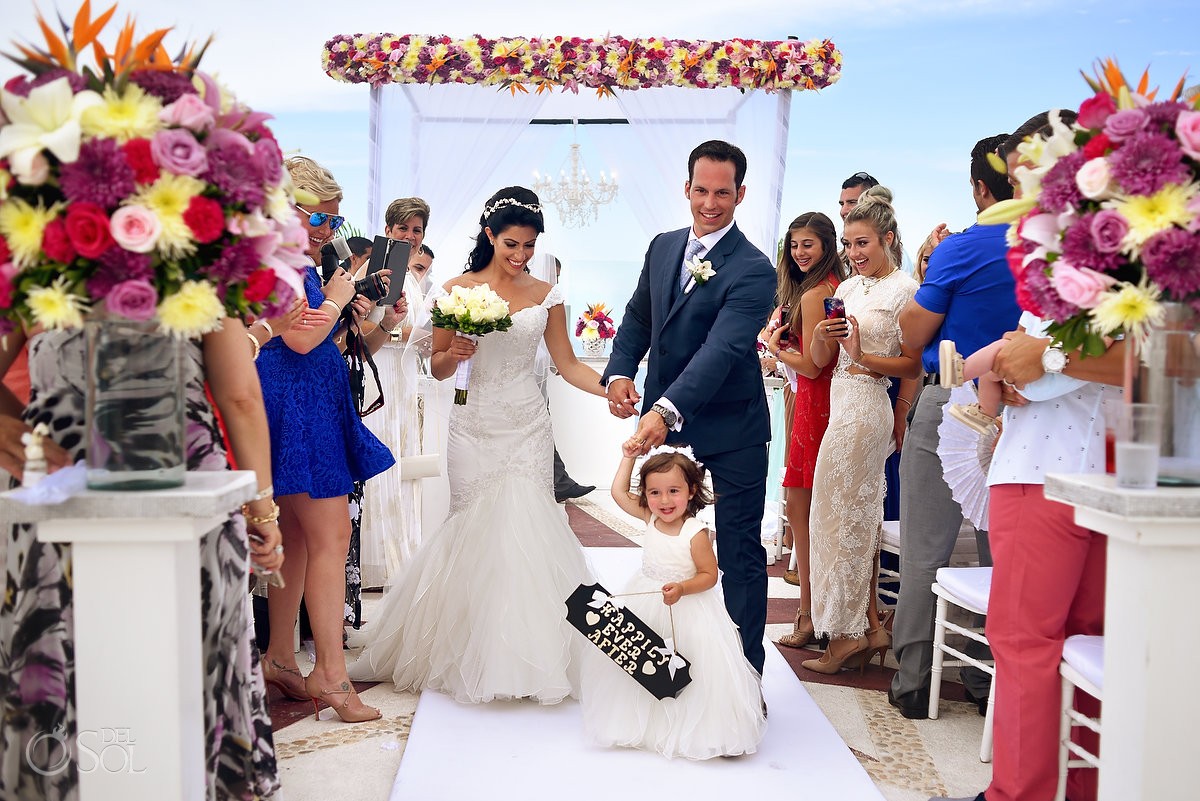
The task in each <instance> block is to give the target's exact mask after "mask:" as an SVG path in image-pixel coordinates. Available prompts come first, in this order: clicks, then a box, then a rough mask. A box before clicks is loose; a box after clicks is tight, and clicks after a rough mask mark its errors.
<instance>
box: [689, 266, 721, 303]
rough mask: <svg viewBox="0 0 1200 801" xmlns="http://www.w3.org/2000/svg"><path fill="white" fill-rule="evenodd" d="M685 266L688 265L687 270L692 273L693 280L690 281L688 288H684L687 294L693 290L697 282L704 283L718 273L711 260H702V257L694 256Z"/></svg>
mask: <svg viewBox="0 0 1200 801" xmlns="http://www.w3.org/2000/svg"><path fill="white" fill-rule="evenodd" d="M685 266H686V267H687V271H688V272H689V273H691V275H692V280H691V281H689V282H688V285H687V289H685V290H684V294H685V295H686V294H687V293H688V292H691V291H692V289H693V288H694V287H695V286H696V284H700V285H704V284H706V283H707V282H708V279H710V278H712V277H713V276H714V275H716V274H717V271H716V270H714V269H713V266H712V262H711V261H702V260H701V259H698V258H693V259H692V260H691V261H689V262H687V263H686V264H685Z"/></svg>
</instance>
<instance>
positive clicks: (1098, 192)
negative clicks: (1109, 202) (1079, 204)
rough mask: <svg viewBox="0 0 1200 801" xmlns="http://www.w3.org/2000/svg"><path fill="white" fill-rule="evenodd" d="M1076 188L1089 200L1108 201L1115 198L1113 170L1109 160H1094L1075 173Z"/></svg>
mask: <svg viewBox="0 0 1200 801" xmlns="http://www.w3.org/2000/svg"><path fill="white" fill-rule="evenodd" d="M1075 186H1077V187H1079V191H1080V192H1082V193H1083V196H1084V197H1086V198H1088V199H1089V200H1106V199H1108V198H1110V197H1112V196H1113V180H1112V170H1111V169H1110V168H1109V166H1108V159H1092V160H1091V161H1088V162H1085V163H1084V165H1083V166H1082V167H1080V168H1079V172H1077V173H1075Z"/></svg>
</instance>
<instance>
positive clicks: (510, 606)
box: [350, 187, 604, 704]
mask: <svg viewBox="0 0 1200 801" xmlns="http://www.w3.org/2000/svg"><path fill="white" fill-rule="evenodd" d="M480 229H481V230H480V233H479V236H478V237H477V239H476V246H475V249H474V250H473V251H472V252H471V256H470V258H469V262H468V266H467V271H466V272H465V273H464V274H463V275H462V276H460V277H458V278H455V279H454V280H452V281H450V282H448V283H447V284H446V288H447V289H449V288H452V287H455V286H466V287H470V286H478V285H480V284H487V285H488V286H489V287H490V288H491V289H492V290H493V291H495V292H496V293H497V294H499V295H500V296H501V297H503V298H504V299H505V300H506V301H508V304H509V313H510V315H511V316H512V319H513V325H512V328H510V329H509V330H508V331H505V332H495V333H491V334H488V335H486V336H484V337H482V338H481V339H480V340H479V342H478V344H477V345H476V344H474V343H472V342H471V341H470V340H468V339H465V338H463V337H459V336H455V335H454V334H453V333H452V332H450V331H447V330H444V329H434V339H433V358H432V372H433V374H434V376H436V377H437V378H440V379H444V378H448V377H449V376H451V375H452V374H453V373H454V371H455V369H456V368H457V366H458V363H459V362H461V361H463V360H465V359H472V372H471V383H470V392H469V394H468V396H467V403H466V405H465V406H454V407H453V409H452V410H451V412H450V430H449V438H448V451H447V454H448V459H449V461H448V473H449V479H450V495H451V498H450V511H449V516H448V517H447V519H446V521H445V523H444V524H443V525H442V527H441V528H440V529H439V530H438V531H435V532H431V533H430V534H429V535H428V536H427V537H426V538H425V541H424V543H423V544H422V546H421V549H420V550H419V551H418V552H417V554H416V555H415V556H414V558H413V560H412V562H411V563H410V564H409V565H408V566H407V568H406V569H405V570H404V572H403V574H402V575H401V576H400V578H399V580H398V581H397V582H396V584H395V586H394V587H393V588H392V590H391V591H390V592H389V593H388V595H387V597H386V598H385V599H384V601H383V604H382V606H381V608H380V610H379V611H378V612H377V613H375V615H374V617H375V620H374V621H373V623H372V625H371V626H370V627H369V629H368V637H369V641H370V645H368V647H367V649H366V650H365V651H364V652H363V655H362V656H361V657H360V658H359V660H358V661H357V662H356V663H355V664H354V665H352V666H351V671H350V672H351V676H353V677H355V678H361V679H374V680H384V681H386V680H391V681H394V682H395V685H396V690H397V691H402V690H422V689H426V688H429V689H435V690H441V691H442V692H445V693H448V694H450V695H452V696H453V697H454V698H455V699H456V700H458V701H461V702H465V703H481V702H487V701H491V700H493V699H496V698H533V699H536V700H537V701H540V702H541V703H544V704H553V703H557V702H559V701H561V700H562V699H563V698H565V697H567V696H568V695H574V694H576V691H577V689H578V686H579V685H578V667H579V665H578V657H577V656H576V649H578V648H580V647H581V646H580V644H579V643H580V642H581V640H577V639H576V638H577V637H578V635H577V634H573V633H572V632H573V630H572V629H571V627H570V625H569V624H568V623H567V622H566V619H565V608H564V606H563V603H564V601H565V600H566V598H567V596H568V595H570V594H571V592H573V591H574V590H575V588H576V587H577V586H578V585H579V584H581V583H591V581H592V579H591V575H590V574H591V571H590V569H589V567H588V565H587V562H586V560H585V559H584V555H583V549H582V548H580V547H579V542H578V541H577V540H576V539H575V535H574V534H573V533H572V531H571V529H570V527H569V526H568V525H567V517H566V513H565V512H564V510H563V508H562V507H560V506H559V505H558V504H556V503H555V502H554V495H553V491H552V488H551V484H552V479H551V473H552V466H551V461H552V459H553V453H554V441H553V438H552V436H551V429H550V415H549V411H548V409H547V408H546V401H545V399H544V398H543V397H542V393H541V391H540V390H539V388H538V383H537V381H536V379H535V377H534V374H533V359H534V354H535V353H536V351H537V346H538V342H539V341H541V340H543V339H544V340H545V342H546V346H547V347H548V349H549V351H550V356H551V358H552V359H553V360H554V364H555V366H556V367H557V368H558V373H559V375H561V376H562V377H563V378H564V379H566V381H567V382H568V383H570V384H572V385H574V386H576V387H578V388H580V389H582V390H584V391H586V392H590V393H592V394H595V395H603V394H604V393H603V389H602V388H601V386H600V376H599V375H598V374H597V373H596V372H595V371H594V370H592V369H591V368H590V367H588V366H586V365H584V364H583V363H581V362H580V361H578V360H577V359H576V358H575V356H574V354H573V353H572V350H571V345H570V341H569V339H568V337H567V320H566V314H565V312H564V310H563V305H562V303H563V300H562V296H561V295H560V294H559V291H558V289H557V288H553V287H551V286H550V285H549V284H546V283H545V282H543V281H539V280H537V279H535V278H533V277H531V276H530V275H528V274H527V273H526V272H525V265H526V263H527V262H528V261H529V259H530V258H531V257H532V256H533V250H534V246H535V245H536V243H537V237H538V234H539V233H541V232H542V231H543V229H544V226H543V222H542V211H541V206H540V204H539V202H538V198H537V195H535V194H534V193H533V192H531V191H529V190H528V189H524V188H522V187H509V188H507V189H502V190H500V191H499V192H497V193H496V194H495V195H493V196H492V197H491V199H490V200H488V202H487V205H486V206H485V208H484V213H483V216H482V217H481V218H480ZM583 647H589V646H587V644H586V643H583Z"/></svg>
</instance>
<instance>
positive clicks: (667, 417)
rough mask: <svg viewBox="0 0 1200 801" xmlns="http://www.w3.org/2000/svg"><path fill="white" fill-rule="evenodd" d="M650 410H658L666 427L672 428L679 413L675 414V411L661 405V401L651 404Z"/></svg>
mask: <svg viewBox="0 0 1200 801" xmlns="http://www.w3.org/2000/svg"><path fill="white" fill-rule="evenodd" d="M650 411H652V412H658V413H659V414H660V415H662V419H663V422H664V423H666V425H667V428H668V429H672V428H674V427H675V423H676V421H678V420H679V415H677V414H675V412H673V411H671V410H670V409H668V408H667V407H666V406H663V405H662V404H661V403H656V404H654V405H653V406H651V407H650Z"/></svg>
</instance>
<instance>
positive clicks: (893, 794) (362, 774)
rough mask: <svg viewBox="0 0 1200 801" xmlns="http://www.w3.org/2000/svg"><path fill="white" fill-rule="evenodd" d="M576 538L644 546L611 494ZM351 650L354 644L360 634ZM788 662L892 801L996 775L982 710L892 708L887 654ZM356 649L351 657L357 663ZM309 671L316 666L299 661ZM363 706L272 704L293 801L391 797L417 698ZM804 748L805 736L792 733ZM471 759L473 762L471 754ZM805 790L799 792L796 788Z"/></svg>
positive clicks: (785, 596)
mask: <svg viewBox="0 0 1200 801" xmlns="http://www.w3.org/2000/svg"><path fill="white" fill-rule="evenodd" d="M567 513H568V518H569V520H570V523H571V527H572V530H574V531H575V533H576V535H577V536H578V537H579V539H580V542H581V543H582V544H583V545H584V546H585V547H617V546H629V547H637V545H638V542H639V539H640V530H639V528H638V527H637V526H635V525H633V523H634V522H636V521H633V520H632V518H629V517H627V516H625V515H624V514H623V513H622V512H621V511H620V510H619V509H617V508H616V506H615V504H613V503H612V501H611V499H610V498H609V497H608V495H607V493H605V492H602V491H598V492H594V493H592V494H591V495H590V496H588V498H585V499H582V500H581V501H579V502H578V503H576V504H568V506H567ZM783 568H784V564H776V565H775V566H773V567H771V568H769V569H768V572H769V573H770V575H771V578H770V579H769V582H768V594H769V596H770V602H769V604H768V619H767V624H768V625H767V633H768V636H769V637H771V638H772V639H775V638H777V637H779V636H780V635H782V634H784V633H786V632H788V631H790V630H791V619H792V615H793V614H794V612H795V600H796V598H797V597H798V593H797V590H796V588H795V587H793V586H791V585H789V584H787V583H786V582H784V581H783ZM380 597H381V596H379V595H378V594H367V595H365V596H364V599H363V602H364V617H365V618H366V619H368V620H369V619H370V616H371V613H372V611H373V609H374V607H375V604H377V603H378V601H379V598H380ZM351 643H352V644H353V643H354V640H353V636H352V638H351ZM780 651H781V652H782V653H783V655H784V657H785V658H786V659H787V661H788V663H789V664H790V665H791V666H792V668H793V670H795V671H796V674H797V676H799V677H800V679H801V681H802V682H804V684H805V687H806V689H807V690H808V692H809V694H810V695H811V696H812V697H813V699H814V700H815V701H816V702H817V704H818V705H819V706H820V707H821V709H822V711H823V712H824V713H825V715H826V717H828V718H829V720H830V721H831V722H832V723H833V725H834V727H835V728H836V730H837V732H838V734H839V735H841V737H842V739H843V740H845V742H846V743H847V745H848V746H849V747H850V748H851V750H852V751H853V752H854V754H855V755H856V756H857V757H858V759H859V761H860V762H861V763H862V765H863V766H864V768H865V769H866V771H867V773H868V775H869V776H870V777H871V778H872V779H873V780H874V781H875V783H876V785H877V786H878V787H879V789H880V792H881V793H882V794H883V795H884V797H885V798H887V799H889V801H924V800H925V799H927V798H929V797H930V796H931V795H945V794H949V795H951V796H955V795H964V796H965V795H972V794H974V793H977V792H979V791H980V790H982V789H983V788H984V787H985V786H986V784H987V781H988V779H989V777H990V775H991V770H990V766H989V765H985V764H983V763H980V762H979V741H980V737H981V736H982V732H983V718H981V717H979V715H978V714H977V712H976V709H975V707H974V705H972V704H967V703H963V702H961V700H959V699H961V698H962V694H961V689H960V688H958V687H957V685H952V684H949V683H947V685H946V687H945V690H944V691H943V698H945V699H948V701H947V702H946V703H943V704H942V707H941V717H940V718H939V719H938V720H921V721H910V720H905V719H904V718H903V717H901V716H900V714H899V713H898V712H897V711H896V710H895V709H893V708H892V707H890V706H889V705H888V703H887V697H886V695H885V691H886V688H887V684H888V682H889V681H890V677H891V674H892V672H893V670H894V668H895V662H894V661H893V660H892V658H891V654H890V652H889V654H888V660H887V664H886V665H885V667H884V668H880V667H878V666H877V665H872V666H871V667H868V668H867V669H866V670H865V671H863V672H862V673H861V674H860V673H858V672H853V671H845V672H843V673H840V674H838V675H836V676H822V675H819V674H814V673H811V672H809V671H806V670H804V669H803V668H801V667H800V666H799V665H800V662H801V661H802V660H804V659H808V658H811V657H812V656H814V655H817V654H818V653H819V652H816V651H811V652H810V651H796V650H794V649H789V648H780ZM356 655H357V651H356V650H350V651H347V658H348V659H354V658H355V657H356ZM300 657H301V658H300V663H301V668H302V670H304V671H305V672H307V671H308V670H309V669H310V666H311V664H305V663H306V662H308V661H309V660H308V659H307V658H306V655H305V654H303V653H302V654H301V655H300ZM359 690H360V692H361V693H362V696H363V700H364V701H365V702H366V703H369V704H372V705H374V706H378V707H380V708H381V709H382V710H383V713H384V716H383V719H382V720H379V721H374V722H371V723H365V724H355V725H353V726H350V725H345V724H342V723H340V722H338V721H337V720H336V718H335V717H333V713H332V712H331V711H330V710H328V709H325V710H324V711H323V713H322V716H321V719H320V720H314V719H313V717H312V706H311V705H309V704H308V703H306V702H292V701H287V700H285V699H280V698H278V697H276V696H275V695H274V691H272V698H274V699H275V700H274V702H273V703H272V705H271V714H272V722H273V723H274V726H275V729H276V732H275V742H276V750H277V754H278V758H279V767H280V773H281V776H282V779H283V786H284V791H285V797H286V798H287V799H288V801H308V800H309V799H312V800H313V801H316V800H317V799H328V798H339V799H341V800H342V801H356V800H357V799H371V800H372V801H373V800H375V799H379V800H380V801H382V799H386V798H388V795H389V793H390V791H391V787H392V782H393V780H394V778H395V775H396V770H397V768H398V767H399V764H400V760H401V758H402V756H403V753H404V744H405V742H406V740H407V737H408V733H409V730H410V728H411V726H412V721H413V713H414V711H415V709H416V702H417V698H416V696H415V695H413V694H411V693H395V692H392V688H391V685H389V684H382V685H376V686H371V685H359ZM788 736H794V738H795V741H796V747H797V748H803V747H804V738H805V732H803V731H797V732H794V733H789V735H788ZM464 760H466V761H469V760H468V759H467V755H464ZM798 789H800V788H798Z"/></svg>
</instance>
